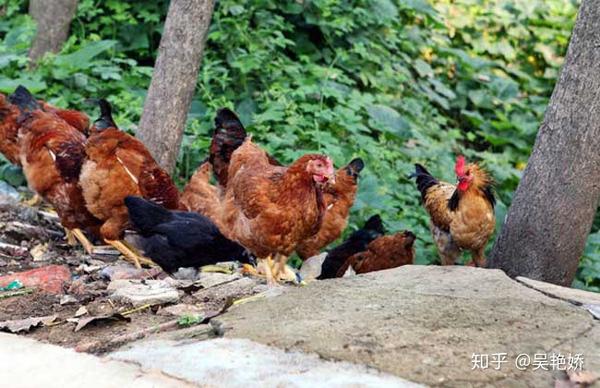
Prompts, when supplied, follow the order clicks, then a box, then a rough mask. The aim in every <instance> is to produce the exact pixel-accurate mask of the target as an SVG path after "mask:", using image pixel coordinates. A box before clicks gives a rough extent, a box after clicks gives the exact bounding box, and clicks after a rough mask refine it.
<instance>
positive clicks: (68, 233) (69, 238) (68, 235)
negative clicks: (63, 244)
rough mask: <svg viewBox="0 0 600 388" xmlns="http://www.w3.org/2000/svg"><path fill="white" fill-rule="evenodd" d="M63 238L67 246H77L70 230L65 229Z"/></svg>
mask: <svg viewBox="0 0 600 388" xmlns="http://www.w3.org/2000/svg"><path fill="white" fill-rule="evenodd" d="M65 237H66V238H67V244H69V245H70V246H72V247H74V246H75V245H77V239H76V238H75V236H74V235H73V233H72V232H71V230H70V229H67V228H65Z"/></svg>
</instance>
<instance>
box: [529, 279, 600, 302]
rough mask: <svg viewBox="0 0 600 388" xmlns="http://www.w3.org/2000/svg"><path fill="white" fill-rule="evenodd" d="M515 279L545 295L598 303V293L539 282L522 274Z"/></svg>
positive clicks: (599, 294) (569, 300)
mask: <svg viewBox="0 0 600 388" xmlns="http://www.w3.org/2000/svg"><path fill="white" fill-rule="evenodd" d="M517 281H518V282H520V283H523V284H524V285H526V286H527V287H531V288H533V289H535V290H538V291H540V292H542V293H544V294H546V295H549V296H554V297H556V298H559V299H562V300H565V301H568V302H573V303H580V304H589V305H600V293H596V292H589V291H585V290H578V289H576V288H568V287H562V286H557V285H556V284H552V283H546V282H541V281H539V280H533V279H529V278H526V277H523V276H518V277H517Z"/></svg>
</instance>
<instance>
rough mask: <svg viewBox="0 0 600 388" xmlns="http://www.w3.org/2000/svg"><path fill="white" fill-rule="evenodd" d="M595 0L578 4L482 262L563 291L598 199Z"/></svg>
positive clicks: (598, 6)
mask: <svg viewBox="0 0 600 388" xmlns="http://www.w3.org/2000/svg"><path fill="white" fill-rule="evenodd" d="M598 20H600V0H584V1H583V3H582V5H581V7H580V9H579V15H578V17H577V21H576V24H575V28H574V30H573V35H572V37H571V42H570V43H569V49H568V52H567V56H566V59H565V63H564V65H563V69H562V71H561V74H560V77H559V79H558V81H557V83H556V86H555V88H554V92H553V93H552V98H551V99H550V105H549V106H548V109H547V111H546V115H545V117H544V121H543V123H542V125H541V127H540V129H539V132H538V135H537V139H536V141H535V145H534V148H533V153H532V155H531V157H530V158H529V162H528V164H527V168H526V169H525V171H524V173H523V178H522V179H521V182H520V184H519V187H518V188H517V191H516V192H515V195H514V197H513V201H512V205H511V207H510V209H509V211H508V215H507V218H506V222H505V224H504V227H503V229H502V232H501V233H500V236H499V238H498V239H497V240H496V244H495V245H494V249H493V251H492V254H491V257H490V259H491V260H490V264H491V266H492V267H494V268H500V269H502V270H504V271H505V272H506V273H507V274H508V275H509V276H513V277H514V276H527V277H530V278H533V279H537V280H543V281H546V282H551V283H556V284H560V285H564V286H570V285H571V282H572V281H573V278H574V276H575V271H576V270H577V265H578V263H579V258H580V256H581V254H582V253H583V249H584V247H585V242H586V238H587V236H588V234H589V232H590V229H591V227H592V222H593V219H594V215H595V212H596V210H597V208H598V202H599V200H600V152H599V151H598V150H600V119H599V118H600V92H599V91H600V41H598V37H599V36H600V23H598Z"/></svg>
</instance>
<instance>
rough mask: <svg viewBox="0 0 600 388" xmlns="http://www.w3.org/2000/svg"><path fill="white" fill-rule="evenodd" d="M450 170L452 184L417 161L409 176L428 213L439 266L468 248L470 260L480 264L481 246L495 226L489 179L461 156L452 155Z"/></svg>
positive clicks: (447, 263) (446, 263) (484, 172)
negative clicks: (437, 177)
mask: <svg viewBox="0 0 600 388" xmlns="http://www.w3.org/2000/svg"><path fill="white" fill-rule="evenodd" d="M454 171H455V173H456V177H457V178H458V183H457V184H456V185H453V184H450V183H446V182H440V181H438V180H437V179H435V178H434V177H433V176H432V175H431V174H430V173H429V172H428V171H427V170H426V169H425V167H423V166H421V165H420V164H416V165H415V172H414V174H412V176H413V177H416V179H417V188H418V189H419V191H420V192H421V198H422V200H423V206H424V207H425V209H426V210H427V212H428V213H429V216H430V219H431V223H430V228H431V233H432V235H433V239H434V241H435V243H436V245H437V248H438V252H439V255H440V258H441V261H442V265H453V264H454V263H455V262H456V259H457V258H458V257H459V256H460V254H461V251H463V250H468V251H470V252H471V256H472V263H473V264H474V265H476V266H479V267H484V266H485V264H486V262H485V256H484V249H485V246H486V244H487V242H488V240H489V239H490V236H491V235H492V233H494V228H495V225H496V220H495V216H494V205H495V203H496V200H495V198H494V193H493V189H492V179H491V178H490V176H489V175H488V174H487V172H486V171H485V170H483V169H482V168H481V167H479V166H478V165H477V164H475V163H471V164H466V163H465V158H464V157H463V156H458V157H457V158H456V164H455V166H454Z"/></svg>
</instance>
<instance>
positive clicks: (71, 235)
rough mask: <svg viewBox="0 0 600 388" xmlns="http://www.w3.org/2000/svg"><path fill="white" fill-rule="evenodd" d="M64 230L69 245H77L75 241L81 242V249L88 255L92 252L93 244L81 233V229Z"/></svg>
mask: <svg viewBox="0 0 600 388" xmlns="http://www.w3.org/2000/svg"><path fill="white" fill-rule="evenodd" d="M65 232H66V234H67V243H68V244H69V245H71V246H75V245H77V242H79V243H80V244H81V246H82V247H83V249H84V250H85V251H86V252H87V254H88V255H92V254H93V253H94V244H92V243H91V242H90V240H88V238H87V237H86V236H85V234H83V232H82V231H81V229H79V228H75V229H66V228H65Z"/></svg>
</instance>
